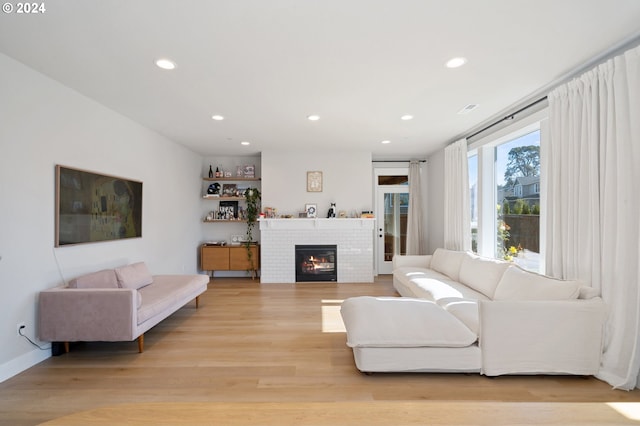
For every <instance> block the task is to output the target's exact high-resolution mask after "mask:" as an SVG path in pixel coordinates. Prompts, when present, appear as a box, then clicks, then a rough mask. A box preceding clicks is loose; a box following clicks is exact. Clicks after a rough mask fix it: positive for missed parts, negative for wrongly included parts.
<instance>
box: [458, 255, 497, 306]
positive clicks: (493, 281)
mask: <svg viewBox="0 0 640 426" xmlns="http://www.w3.org/2000/svg"><path fill="white" fill-rule="evenodd" d="M508 267H509V263H507V262H503V261H500V260H497V259H488V258H483V257H478V256H475V255H472V254H470V253H465V255H464V258H463V259H462V264H461V265H460V280H459V281H460V282H461V283H462V284H464V285H466V286H468V287H471V288H472V289H474V290H476V291H479V292H480V293H482V294H484V295H485V296H487V297H489V298H490V299H493V295H494V294H495V292H496V287H498V283H499V282H500V279H501V278H502V275H503V274H504V271H505V270H506V269H507V268H508Z"/></svg>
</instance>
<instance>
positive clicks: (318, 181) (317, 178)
mask: <svg viewBox="0 0 640 426" xmlns="http://www.w3.org/2000/svg"><path fill="white" fill-rule="evenodd" d="M307 192H322V172H318V171H314V172H307Z"/></svg>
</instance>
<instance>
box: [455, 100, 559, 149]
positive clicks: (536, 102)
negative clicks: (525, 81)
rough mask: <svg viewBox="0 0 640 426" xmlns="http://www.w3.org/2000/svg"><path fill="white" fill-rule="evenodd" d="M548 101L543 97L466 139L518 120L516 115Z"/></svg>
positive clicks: (467, 138)
mask: <svg viewBox="0 0 640 426" xmlns="http://www.w3.org/2000/svg"><path fill="white" fill-rule="evenodd" d="M546 100H547V97H546V96H543V97H542V98H540V99H538V100H536V101H533V102H531V103H530V104H528V105H525V106H523V107H522V108H520V109H519V110H517V111H515V112H512V113H510V114H509V115H507V116H506V117H503V118H501V119H499V120H496V121H494V122H493V123H491V124H489V125H488V126H485V127H483V128H482V129H480V130H478V131H477V132H474V133H472V134H470V135H469V136H467V137H466V138H465V139H466V140H467V141H468V140H469V139H471V138H473V137H474V136H478V135H479V134H480V133H483V132H486V131H487V130H489V129H491V128H492V127H495V126H497V125H498V124H500V123H503V122H505V121H510V120H513V119H514V118H516V115H518V114H520V113H521V112H523V111H526V110H528V109H529V108H532V107H534V106H536V105H538V104H539V103H540V102H544V101H546Z"/></svg>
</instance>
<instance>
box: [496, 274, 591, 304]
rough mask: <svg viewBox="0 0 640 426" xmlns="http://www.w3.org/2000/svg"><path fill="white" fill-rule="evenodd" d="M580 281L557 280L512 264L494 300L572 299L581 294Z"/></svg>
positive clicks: (499, 285) (499, 284) (504, 275)
mask: <svg viewBox="0 0 640 426" xmlns="http://www.w3.org/2000/svg"><path fill="white" fill-rule="evenodd" d="M580 286H581V284H580V283H579V282H578V281H564V280H557V279H554V278H551V277H547V276H544V275H540V274H536V273H535V272H529V271H525V270H523V269H520V268H519V267H517V266H511V267H510V268H508V269H507V270H506V271H505V272H504V274H503V275H502V279H501V280H500V282H499V283H498V287H497V288H496V293H495V295H494V298H493V299H494V300H570V299H577V298H578V296H579V295H580Z"/></svg>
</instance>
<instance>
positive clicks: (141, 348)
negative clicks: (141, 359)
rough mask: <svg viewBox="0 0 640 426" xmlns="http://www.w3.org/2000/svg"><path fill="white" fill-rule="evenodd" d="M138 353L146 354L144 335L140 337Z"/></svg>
mask: <svg viewBox="0 0 640 426" xmlns="http://www.w3.org/2000/svg"><path fill="white" fill-rule="evenodd" d="M138 352H139V353H142V352H144V334H141V335H140V336H139V337H138Z"/></svg>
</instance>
